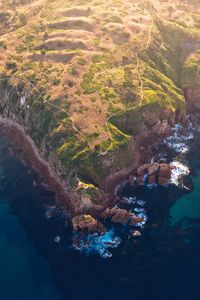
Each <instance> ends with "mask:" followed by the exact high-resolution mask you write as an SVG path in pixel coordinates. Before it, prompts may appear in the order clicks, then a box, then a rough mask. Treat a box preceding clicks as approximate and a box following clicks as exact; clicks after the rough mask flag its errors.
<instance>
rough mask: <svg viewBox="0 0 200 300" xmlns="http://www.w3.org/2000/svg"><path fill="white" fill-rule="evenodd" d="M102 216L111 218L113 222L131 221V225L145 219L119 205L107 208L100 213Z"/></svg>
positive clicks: (126, 222) (124, 222) (125, 222)
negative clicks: (118, 206)
mask: <svg viewBox="0 0 200 300" xmlns="http://www.w3.org/2000/svg"><path fill="white" fill-rule="evenodd" d="M100 216H101V217H102V218H103V219H111V221H112V222H115V223H120V224H128V223H129V224H130V225H135V224H137V223H140V222H143V221H144V219H143V218H142V217H137V216H136V215H135V214H134V213H131V212H128V211H127V210H125V209H122V208H117V207H113V208H107V209H106V210H104V211H103V212H102V213H101V214H100Z"/></svg>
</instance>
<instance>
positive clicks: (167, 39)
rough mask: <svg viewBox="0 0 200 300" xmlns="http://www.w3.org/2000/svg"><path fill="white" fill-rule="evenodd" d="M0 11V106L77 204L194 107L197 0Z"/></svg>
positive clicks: (45, 4)
mask: <svg viewBox="0 0 200 300" xmlns="http://www.w3.org/2000/svg"><path fill="white" fill-rule="evenodd" d="M1 11H2V12H1V13H0V23H1V31H0V50H1V52H0V62H1V64H0V113H1V115H2V116H4V117H6V118H9V119H11V120H14V121H15V122H16V123H17V124H20V125H22V126H23V128H24V129H25V131H26V133H27V134H28V135H29V136H30V137H31V138H32V140H33V141H34V143H35V145H36V146H37V149H38V150H39V153H40V155H41V156H42V157H43V158H44V159H45V160H46V161H48V163H49V166H50V168H51V169H52V171H53V172H54V173H55V174H57V176H58V177H59V178H60V179H61V181H64V182H66V189H68V190H72V191H75V192H76V193H77V194H79V195H81V197H82V199H84V200H83V201H84V202H85V205H86V206H88V207H89V206H90V205H92V203H91V200H92V202H93V203H94V202H96V204H99V203H102V199H104V195H103V194H101V193H99V190H98V189H99V187H104V188H105V187H106V186H107V188H105V191H107V192H110V190H112V191H113V188H111V189H109V188H108V186H109V185H110V184H111V186H112V185H113V186H114V185H115V184H116V183H117V181H118V180H121V179H122V178H123V177H124V176H127V175H128V174H129V172H130V169H131V170H132V169H133V167H134V164H135V165H136V161H137V164H140V163H143V162H145V161H144V160H145V157H147V156H146V155H147V153H148V151H149V148H150V147H151V144H152V143H153V142H155V141H157V140H158V139H160V138H163V137H166V136H168V135H170V133H171V127H172V126H173V125H174V124H175V123H176V122H182V123H183V124H184V125H185V126H186V125H187V120H186V118H185V114H186V113H187V112H189V113H194V112H195V113H196V112H197V111H200V104H199V100H200V86H199V82H200V81H199V77H200V69H199V66H200V64H199V49H200V31H199V25H200V19H199V5H198V1H192V2H191V1H190V2H189V1H188V2H187V1H184V3H183V2H182V1H180V0H175V1H173V4H172V3H171V1H141V0H137V1H134V3H132V1H128V0H127V1H121V0H117V1H114V0H113V1H100V2H99V1H84V2H83V1H80V0H76V1H67V2H66V1H61V0H57V1H54V0H51V1H46V0H37V1H36V0H35V1H31V2H30V1H22V0H21V1H20V0H19V1H12V0H11V1H8V2H7V3H4V4H3V5H2V7H1ZM185 12H187V14H185ZM121 169H122V171H121ZM110 174H112V175H113V174H115V176H116V177H115V178H114V181H113V182H114V184H113V182H112V181H110V178H113V177H112V176H109V175H110ZM105 178H106V180H105ZM116 178H117V179H116Z"/></svg>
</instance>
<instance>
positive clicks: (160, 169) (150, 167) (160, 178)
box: [137, 163, 172, 185]
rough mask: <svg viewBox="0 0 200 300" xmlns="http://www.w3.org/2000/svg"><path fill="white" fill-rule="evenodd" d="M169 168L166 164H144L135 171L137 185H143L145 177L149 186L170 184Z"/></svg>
mask: <svg viewBox="0 0 200 300" xmlns="http://www.w3.org/2000/svg"><path fill="white" fill-rule="evenodd" d="M171 170H172V169H171V167H170V166H169V165H168V164H165V163H162V164H158V163H153V164H145V165H143V166H141V167H139V168H138V170H137V175H138V176H137V184H138V185H143V184H144V182H143V176H144V175H145V174H146V175H147V180H148V183H149V184H152V183H158V184H159V185H165V184H168V183H169V182H170V179H171Z"/></svg>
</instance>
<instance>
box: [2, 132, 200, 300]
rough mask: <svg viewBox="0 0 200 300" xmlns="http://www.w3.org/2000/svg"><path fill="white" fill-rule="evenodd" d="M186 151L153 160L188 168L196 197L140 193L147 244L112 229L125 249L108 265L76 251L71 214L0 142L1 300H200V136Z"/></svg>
mask: <svg viewBox="0 0 200 300" xmlns="http://www.w3.org/2000/svg"><path fill="white" fill-rule="evenodd" d="M185 143H187V149H188V150H187V151H178V152H176V151H175V150H174V149H172V148H173V147H172V148H169V147H167V145H162V147H160V148H157V149H155V157H156V156H157V157H158V156H159V157H162V156H165V158H166V159H167V160H170V161H171V160H178V161H181V163H182V164H184V165H185V166H187V167H189V168H190V169H191V170H192V172H191V174H190V175H189V177H187V183H186V185H187V186H188V182H189V185H190V187H191V189H192V191H188V190H187V189H186V188H184V185H185V183H184V184H183V183H181V184H179V185H178V186H177V185H173V184H171V185H169V186H167V187H145V188H141V189H138V190H136V191H135V194H133V195H131V196H133V197H135V196H136V197H137V199H140V200H143V201H145V205H144V206H143V209H144V210H145V212H146V215H147V216H148V219H147V222H146V224H145V225H144V226H143V227H142V228H139V231H140V232H141V233H142V236H141V237H133V236H132V235H131V234H130V232H129V229H128V228H127V227H123V226H121V225H120V226H116V225H115V227H114V225H109V226H110V227H109V229H110V230H111V231H112V232H114V234H115V235H116V236H118V237H119V238H120V240H121V243H120V245H118V247H116V248H113V249H112V250H111V253H112V257H111V258H106V259H105V258H102V257H101V256H100V255H99V254H98V253H95V252H94V253H92V252H91V253H90V254H89V255H88V253H87V255H86V253H85V252H84V251H82V252H80V251H77V250H76V249H74V248H73V247H72V233H71V229H70V227H69V226H68V220H67V214H66V212H62V211H61V210H60V209H59V208H58V207H57V206H55V197H54V194H53V193H51V192H49V191H48V190H47V189H46V188H45V186H43V185H42V179H41V178H39V176H38V175H37V174H36V172H35V171H34V170H32V169H31V168H30V167H28V166H26V165H24V164H23V163H22V162H20V161H19V160H18V159H16V158H15V157H14V156H13V154H12V152H11V150H10V148H9V145H8V144H7V142H6V140H5V139H3V138H0V299H1V300H12V299H16V300H62V299H75V300H79V299H83V300H86V299H87V300H89V299H94V300H96V299H97V300H102V299H134V300H147V299H150V300H165V299H168V300H171V299H177V300H179V299H180V300H181V299H189V300H194V299H200V151H199V149H200V135H199V133H196V134H195V135H194V138H193V139H192V140H188V141H187V142H185ZM129 196H130V195H129ZM127 205H129V204H127ZM130 208H131V207H130Z"/></svg>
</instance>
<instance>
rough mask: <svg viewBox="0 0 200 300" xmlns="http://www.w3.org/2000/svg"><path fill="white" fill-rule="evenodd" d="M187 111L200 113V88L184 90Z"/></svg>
mask: <svg viewBox="0 0 200 300" xmlns="http://www.w3.org/2000/svg"><path fill="white" fill-rule="evenodd" d="M184 94H185V99H186V104H187V110H188V112H189V113H199V112H200V88H185V89H184Z"/></svg>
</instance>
